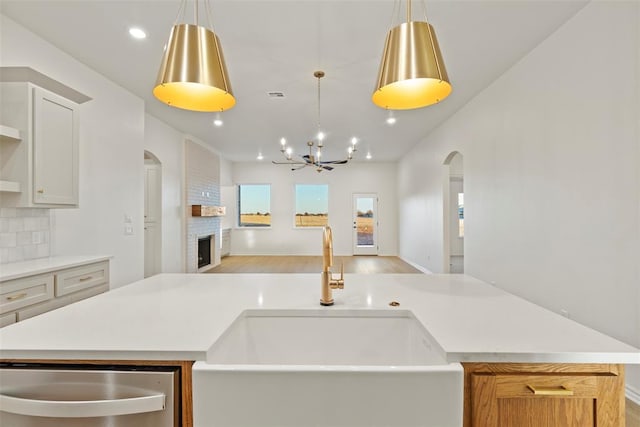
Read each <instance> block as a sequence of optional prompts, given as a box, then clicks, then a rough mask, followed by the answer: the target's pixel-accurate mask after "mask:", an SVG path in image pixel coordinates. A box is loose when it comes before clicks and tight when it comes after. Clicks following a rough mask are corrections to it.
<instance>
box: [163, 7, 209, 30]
mask: <svg viewBox="0 0 640 427" xmlns="http://www.w3.org/2000/svg"><path fill="white" fill-rule="evenodd" d="M199 1H200V0H194V2H193V13H194V22H195V25H196V26H200V22H199V21H200V10H199V6H198V3H199ZM203 1H204V9H205V13H206V15H207V24H209V28H210V29H211V31H213V32H214V33H215V28H214V27H213V19H212V14H211V6H210V5H209V0H203ZM186 13H187V0H182V1H181V2H180V7H179V8H178V14H177V15H176V19H175V21H174V22H173V25H174V26H175V25H177V24H178V23H180V22H185V16H186Z"/></svg>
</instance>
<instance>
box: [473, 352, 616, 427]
mask: <svg viewBox="0 0 640 427" xmlns="http://www.w3.org/2000/svg"><path fill="white" fill-rule="evenodd" d="M463 366H464V369H465V409H464V412H465V414H464V415H465V416H464V427H513V426H518V427H558V426H562V427H596V426H597V427H624V425H625V421H624V416H625V415H624V405H625V400H624V366H623V365H610V364H521V363H463Z"/></svg>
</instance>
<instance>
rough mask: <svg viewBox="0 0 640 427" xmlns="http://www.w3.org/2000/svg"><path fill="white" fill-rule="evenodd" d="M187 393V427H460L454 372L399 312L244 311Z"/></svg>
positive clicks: (457, 370)
mask: <svg viewBox="0 0 640 427" xmlns="http://www.w3.org/2000/svg"><path fill="white" fill-rule="evenodd" d="M193 387H194V389H193V398H194V422H195V425H196V427H215V426H224V427H233V426H255V427H258V426H260V427H266V426H274V427H275V426H278V427H287V426H296V427H304V426H332V427H338V426H344V427H347V426H348V427H357V426H394V427H401V426H425V427H440V426H441V427H459V426H461V425H462V401H463V394H462V390H463V371H462V367H461V366H460V365H459V364H455V363H454V364H449V363H447V362H446V360H445V359H444V358H443V356H442V354H441V350H440V348H439V346H438V345H437V343H435V342H434V341H433V339H432V338H431V337H430V336H429V334H428V332H427V331H426V330H425V329H424V328H423V327H422V325H421V324H420V323H419V322H418V321H417V320H416V319H415V318H414V316H413V314H412V313H411V312H410V311H407V310H377V311H374V310H333V309H329V310H327V309H319V310H247V311H245V312H243V313H242V314H241V315H240V316H239V317H238V318H237V319H236V320H235V321H234V322H233V323H232V324H231V326H229V328H228V329H227V330H226V331H225V333H224V334H223V335H222V336H221V337H220V338H219V339H218V340H217V341H216V342H215V343H214V345H213V346H212V347H211V350H210V352H209V356H208V360H207V362H197V363H196V364H195V365H194V368H193Z"/></svg>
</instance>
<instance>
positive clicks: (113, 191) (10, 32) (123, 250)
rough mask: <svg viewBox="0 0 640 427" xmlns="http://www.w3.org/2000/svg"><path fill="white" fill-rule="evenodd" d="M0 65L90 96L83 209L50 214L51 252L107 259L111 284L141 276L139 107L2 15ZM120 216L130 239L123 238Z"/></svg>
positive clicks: (83, 144) (84, 110) (84, 120)
mask: <svg viewBox="0 0 640 427" xmlns="http://www.w3.org/2000/svg"><path fill="white" fill-rule="evenodd" d="M0 20H1V21H0V27H1V29H0V31H1V39H2V41H1V46H0V47H1V49H0V50H1V51H2V57H1V58H0V65H1V66H29V67H32V68H34V69H35V70H37V71H40V72H41V73H43V74H46V75H48V76H49V77H51V78H53V79H55V80H58V81H60V82H62V83H64V84H66V85H68V86H70V87H72V88H74V89H76V90H78V91H80V92H82V93H84V94H86V95H88V96H90V97H92V98H93V100H92V101H89V102H87V103H85V104H83V105H82V107H81V110H80V114H81V123H80V208H79V209H52V210H51V212H52V213H51V254H52V255H72V254H73V255H79V254H109V255H113V256H114V258H113V260H112V264H111V281H112V286H113V287H118V286H122V285H124V284H127V283H130V282H132V281H134V280H137V279H141V278H142V276H143V247H144V241H143V225H142V224H143V218H142V216H143V215H142V211H143V179H144V178H143V167H142V158H143V142H144V103H143V101H142V100H141V99H140V98H137V97H136V96H134V95H132V94H131V93H129V92H127V91H126V90H124V89H122V88H121V87H120V86H117V85H116V84H114V83H112V82H111V81H109V80H107V79H105V78H104V77H103V76H102V75H100V74H98V73H97V72H95V71H93V70H91V69H89V68H88V67H86V66H85V65H83V64H81V63H80V62H78V61H77V60H75V59H74V58H72V57H70V56H69V55H67V54H66V53H64V52H62V51H60V50H59V49H57V48H56V47H54V46H52V45H51V44H49V43H48V42H47V41H45V40H43V39H41V38H39V37H37V36H36V35H34V34H33V33H31V32H29V31H27V30H26V29H25V28H23V27H22V26H20V25H18V24H16V23H15V22H14V21H12V20H10V19H8V18H6V17H4V16H0ZM125 215H128V216H130V217H131V220H132V224H133V229H134V234H133V235H129V236H125V235H124V228H125V224H124V222H125Z"/></svg>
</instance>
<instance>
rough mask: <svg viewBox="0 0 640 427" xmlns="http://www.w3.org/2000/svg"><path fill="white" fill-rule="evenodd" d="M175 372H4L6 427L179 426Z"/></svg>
mask: <svg viewBox="0 0 640 427" xmlns="http://www.w3.org/2000/svg"><path fill="white" fill-rule="evenodd" d="M178 381H179V375H177V369H174V368H166V367H162V368H158V367H153V368H146V367H121V366H102V367H100V366H63V365H61V366H60V367H59V368H58V367H51V366H47V367H33V366H30V367H28V368H27V367H23V366H20V365H17V366H4V367H2V368H0V425H2V427H53V426H55V427H80V426H83V427H133V426H135V427H178V426H179V425H180V422H179V413H180V410H179V405H178V403H179V396H175V395H174V393H175V390H179V385H178Z"/></svg>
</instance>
